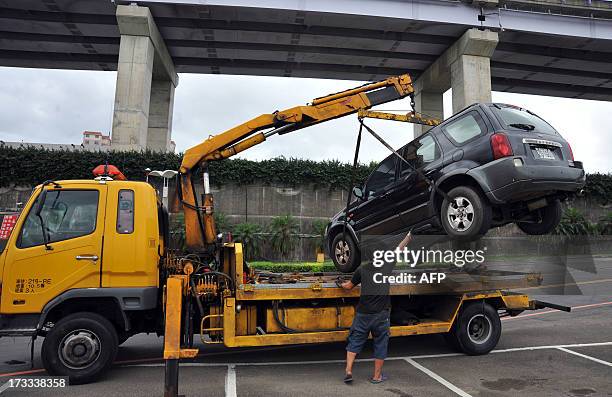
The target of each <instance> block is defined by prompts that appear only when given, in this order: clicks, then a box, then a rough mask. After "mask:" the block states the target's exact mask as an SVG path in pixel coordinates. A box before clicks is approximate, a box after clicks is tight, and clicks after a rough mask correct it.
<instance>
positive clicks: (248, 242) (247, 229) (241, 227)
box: [233, 222, 261, 260]
mask: <svg viewBox="0 0 612 397" xmlns="http://www.w3.org/2000/svg"><path fill="white" fill-rule="evenodd" d="M259 233H261V227H260V226H259V225H256V224H254V223H248V222H246V223H239V224H237V225H236V226H235V227H234V232H233V236H234V241H237V242H240V243H242V247H243V251H244V258H245V259H246V260H252V259H254V258H257V257H258V256H259V255H260V250H261V245H260V235H259Z"/></svg>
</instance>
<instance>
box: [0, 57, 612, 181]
mask: <svg viewBox="0 0 612 397" xmlns="http://www.w3.org/2000/svg"><path fill="white" fill-rule="evenodd" d="M115 79H116V73H115V72H96V71H72V70H44V69H24V68H7V67H0V82H1V87H2V89H0V140H3V141H23V142H42V143H74V144H80V143H81V139H82V132H83V131H84V130H90V131H101V132H103V133H109V132H110V130H111V126H112V111H113V102H114V93H115ZM362 83H363V82H355V81H347V80H322V79H302V78H284V77H261V76H230V75H196V74H180V75H179V85H178V87H177V88H176V91H175V102H174V119H173V127H172V139H173V140H174V141H175V142H176V145H177V151H184V150H185V149H187V148H189V147H190V146H192V145H195V144H197V143H199V142H200V141H202V140H204V139H206V137H208V136H209V135H216V134H218V133H221V132H223V131H225V130H227V129H229V128H232V127H234V126H236V125H238V124H241V123H243V122H245V121H248V120H249V119H251V118H253V117H256V116H258V115H260V114H262V113H270V112H273V111H275V110H282V109H286V108H289V107H293V106H297V105H300V104H306V103H308V102H310V101H311V100H312V99H314V98H316V97H320V96H323V95H326V94H330V93H333V92H337V91H341V90H344V89H348V88H353V87H356V86H358V85H361V84H362ZM493 101H495V102H503V103H510V104H514V105H518V106H521V107H524V108H527V109H529V110H531V111H533V112H534V113H536V114H538V115H539V116H541V117H542V118H544V119H545V120H547V121H548V122H549V123H550V124H552V125H553V126H554V127H555V128H556V129H557V130H558V131H559V132H560V133H561V135H563V137H564V138H565V139H566V140H568V141H569V142H570V144H571V145H572V149H573V151H574V157H575V158H576V160H582V161H583V162H584V166H585V169H586V170H587V172H612V156H611V155H610V148H611V147H612V133H610V128H611V127H610V126H612V102H602V101H590V100H579V99H568V98H555V97H545V96H537V95H522V94H511V93H503V92H493ZM379 109H386V110H402V111H408V110H409V109H410V105H409V100H408V99H405V100H401V101H396V102H393V103H390V104H386V105H384V106H382V107H379ZM444 112H445V117H448V116H450V115H451V113H452V111H451V93H450V91H449V92H447V93H445V95H444ZM367 123H368V125H370V126H371V127H372V128H373V129H374V130H375V131H377V132H378V133H380V135H382V136H383V137H384V138H385V139H386V140H387V141H388V142H389V143H391V145H392V146H394V147H396V148H398V147H400V146H402V145H404V144H405V143H407V142H409V141H410V140H412V138H413V130H412V125H411V124H404V123H396V122H390V121H381V120H368V121H367ZM357 130H358V122H357V117H356V116H347V117H344V118H341V119H337V120H333V121H330V122H326V123H323V124H320V125H317V126H314V127H310V128H307V129H303V130H300V131H296V132H294V133H291V134H287V135H283V136H278V135H276V136H273V137H271V138H270V139H269V140H268V141H267V142H265V143H263V144H260V145H259V146H256V147H254V148H252V149H250V150H248V151H246V152H244V153H243V154H241V155H240V157H243V158H248V159H251V160H262V159H267V158H272V157H278V156H285V157H295V158H304V159H312V160H340V161H343V162H352V159H353V150H354V146H355V139H356V136H357ZM361 148H362V149H361V152H360V160H361V161H362V162H364V163H367V162H370V161H380V160H382V159H383V158H384V157H386V156H387V155H388V151H387V149H385V148H384V147H383V146H382V145H381V144H380V143H378V141H376V140H374V138H372V137H371V136H369V134H366V135H365V138H364V140H363V141H362V146H361Z"/></svg>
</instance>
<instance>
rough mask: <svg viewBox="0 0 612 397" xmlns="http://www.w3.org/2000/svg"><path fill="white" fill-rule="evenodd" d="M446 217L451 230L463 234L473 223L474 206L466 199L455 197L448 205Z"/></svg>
mask: <svg viewBox="0 0 612 397" xmlns="http://www.w3.org/2000/svg"><path fill="white" fill-rule="evenodd" d="M446 217H447V219H448V223H449V225H450V226H451V227H452V228H453V230H456V231H458V232H465V231H466V230H468V229H469V228H470V227H471V226H472V224H473V223H474V206H473V205H472V202H471V201H470V200H468V199H467V198H465V197H463V196H457V197H455V198H454V199H452V201H451V202H450V203H449V204H448V209H447V211H446Z"/></svg>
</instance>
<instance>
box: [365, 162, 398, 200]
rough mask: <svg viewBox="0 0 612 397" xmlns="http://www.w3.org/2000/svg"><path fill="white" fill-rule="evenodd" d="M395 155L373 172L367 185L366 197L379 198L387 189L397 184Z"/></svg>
mask: <svg viewBox="0 0 612 397" xmlns="http://www.w3.org/2000/svg"><path fill="white" fill-rule="evenodd" d="M395 158H396V157H395V155H394V154H392V155H391V156H389V157H387V158H386V159H384V160H383V161H382V162H381V163H380V164H379V165H378V167H377V168H376V169H375V170H374V172H372V175H370V178H369V179H368V182H367V183H366V188H365V192H366V197H374V196H378V195H379V194H381V193H382V192H384V190H385V188H386V187H387V186H389V185H390V184H392V183H393V182H395Z"/></svg>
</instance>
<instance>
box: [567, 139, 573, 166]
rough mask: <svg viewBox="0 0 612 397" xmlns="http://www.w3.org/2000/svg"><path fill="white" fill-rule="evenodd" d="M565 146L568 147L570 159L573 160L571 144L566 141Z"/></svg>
mask: <svg viewBox="0 0 612 397" xmlns="http://www.w3.org/2000/svg"><path fill="white" fill-rule="evenodd" d="M567 147H568V148H569V151H570V157H571V158H570V160H572V161H574V151H573V150H572V145H570V144H569V142H568V143H567Z"/></svg>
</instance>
